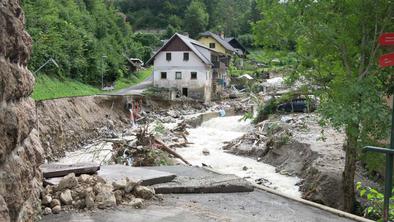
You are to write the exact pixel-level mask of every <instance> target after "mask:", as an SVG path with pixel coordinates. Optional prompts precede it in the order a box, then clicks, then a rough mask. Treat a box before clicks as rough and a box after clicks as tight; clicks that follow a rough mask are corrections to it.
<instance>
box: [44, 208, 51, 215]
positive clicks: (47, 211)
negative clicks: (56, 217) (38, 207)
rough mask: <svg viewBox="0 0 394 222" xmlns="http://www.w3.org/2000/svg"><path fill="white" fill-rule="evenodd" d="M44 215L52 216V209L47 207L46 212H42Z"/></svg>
mask: <svg viewBox="0 0 394 222" xmlns="http://www.w3.org/2000/svg"><path fill="white" fill-rule="evenodd" d="M42 213H43V214H44V215H48V214H52V209H51V208H49V207H45V209H44V212H42Z"/></svg>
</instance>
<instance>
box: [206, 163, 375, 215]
mask: <svg viewBox="0 0 394 222" xmlns="http://www.w3.org/2000/svg"><path fill="white" fill-rule="evenodd" d="M202 168H204V169H206V170H209V171H211V172H214V173H218V174H223V173H221V172H219V171H217V170H214V169H212V168H209V167H202ZM252 186H253V187H255V188H257V189H259V190H262V191H265V192H268V193H271V194H274V195H278V196H280V197H283V198H286V199H289V200H292V201H296V202H298V203H301V204H305V205H308V206H311V207H315V208H318V209H320V210H324V211H327V212H330V213H332V214H335V215H337V216H340V217H344V218H347V219H351V220H355V221H359V222H373V220H369V219H367V218H364V217H360V216H357V215H354V214H351V213H347V212H345V211H341V210H338V209H335V208H332V207H328V206H325V205H322V204H318V203H315V202H312V201H309V200H305V199H301V198H296V197H292V196H289V195H286V194H283V193H280V192H278V191H276V190H274V189H271V188H268V187H264V186H261V185H257V184H253V183H252Z"/></svg>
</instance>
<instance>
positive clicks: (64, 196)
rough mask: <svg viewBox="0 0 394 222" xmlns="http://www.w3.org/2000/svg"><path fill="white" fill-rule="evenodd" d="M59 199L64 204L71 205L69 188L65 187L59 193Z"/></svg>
mask: <svg viewBox="0 0 394 222" xmlns="http://www.w3.org/2000/svg"><path fill="white" fill-rule="evenodd" d="M60 200H61V201H62V203H63V204H64V205H71V204H72V202H73V197H72V196H71V190H69V189H67V190H65V191H63V192H62V193H61V194H60Z"/></svg>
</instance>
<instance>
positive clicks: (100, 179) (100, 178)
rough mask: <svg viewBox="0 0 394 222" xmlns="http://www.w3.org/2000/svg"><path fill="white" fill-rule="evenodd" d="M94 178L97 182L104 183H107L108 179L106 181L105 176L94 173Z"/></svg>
mask: <svg viewBox="0 0 394 222" xmlns="http://www.w3.org/2000/svg"><path fill="white" fill-rule="evenodd" d="M94 179H95V181H96V183H102V184H106V183H107V181H105V180H104V178H102V177H101V176H98V175H94Z"/></svg>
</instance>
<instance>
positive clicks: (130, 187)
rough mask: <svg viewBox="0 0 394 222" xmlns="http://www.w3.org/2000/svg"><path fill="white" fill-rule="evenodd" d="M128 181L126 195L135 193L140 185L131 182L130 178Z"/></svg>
mask: <svg viewBox="0 0 394 222" xmlns="http://www.w3.org/2000/svg"><path fill="white" fill-rule="evenodd" d="M126 181H127V183H126V187H125V189H124V191H125V192H126V193H130V192H133V190H134V188H135V187H136V186H137V185H138V183H136V182H134V181H132V180H129V178H126Z"/></svg>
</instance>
